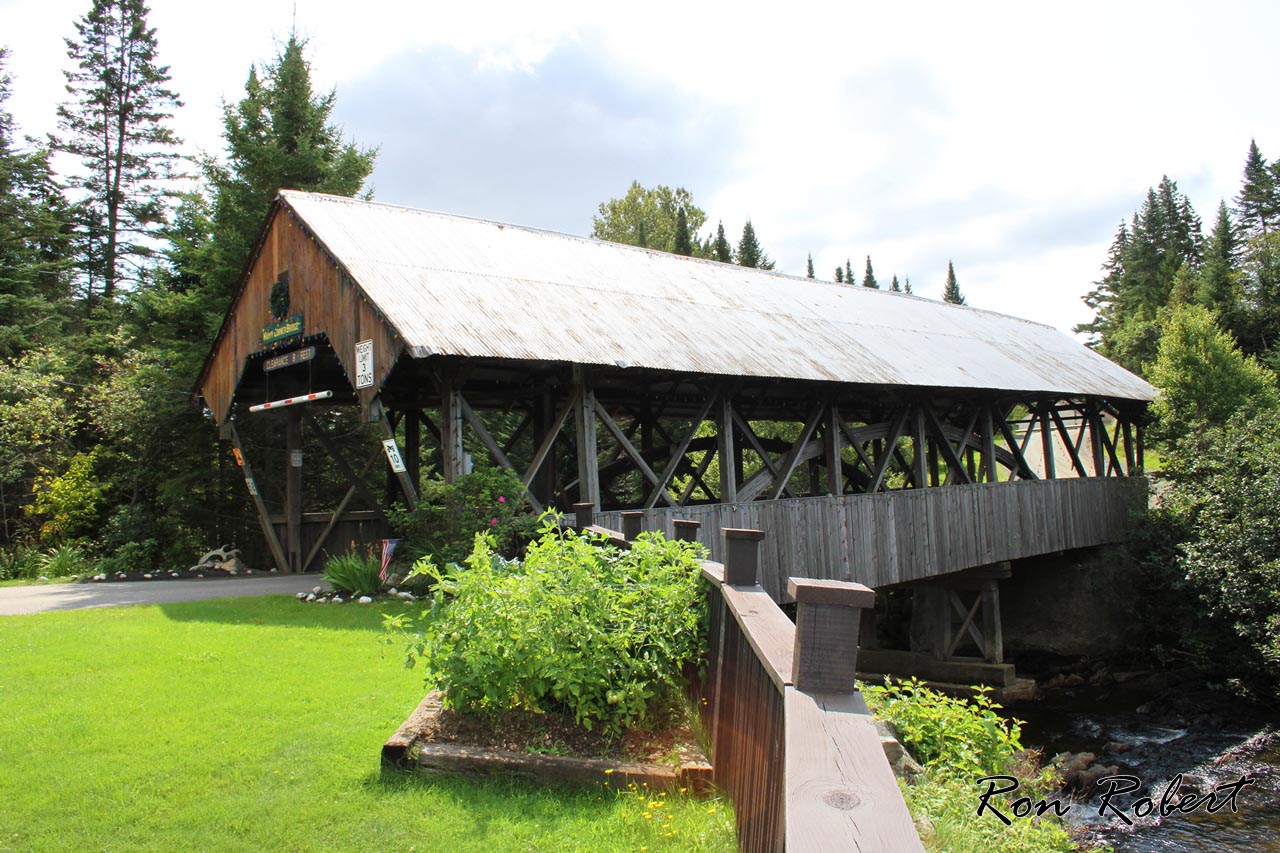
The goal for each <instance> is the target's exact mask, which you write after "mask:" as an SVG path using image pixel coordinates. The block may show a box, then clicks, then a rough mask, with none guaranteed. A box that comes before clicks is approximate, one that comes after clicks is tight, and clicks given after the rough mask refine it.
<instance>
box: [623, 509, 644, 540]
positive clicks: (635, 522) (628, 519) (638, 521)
mask: <svg viewBox="0 0 1280 853" xmlns="http://www.w3.org/2000/svg"><path fill="white" fill-rule="evenodd" d="M643 529H644V510H642V509H629V510H627V511H626V512H624V513H622V538H623V539H625V540H627V541H628V542H634V541H635V540H636V537H637V536H639V535H640V531H641V530H643Z"/></svg>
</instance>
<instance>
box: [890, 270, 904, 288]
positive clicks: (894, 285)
mask: <svg viewBox="0 0 1280 853" xmlns="http://www.w3.org/2000/svg"><path fill="white" fill-rule="evenodd" d="M889 290H890V291H891V292H893V293H901V292H902V285H900V284H898V274H897V273H894V274H893V281H891V282H889Z"/></svg>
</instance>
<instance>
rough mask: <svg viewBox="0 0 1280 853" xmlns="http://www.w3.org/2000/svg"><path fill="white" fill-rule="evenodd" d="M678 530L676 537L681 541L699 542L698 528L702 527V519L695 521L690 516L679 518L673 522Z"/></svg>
mask: <svg viewBox="0 0 1280 853" xmlns="http://www.w3.org/2000/svg"><path fill="white" fill-rule="evenodd" d="M671 524H672V525H673V526H674V527H675V530H676V539H678V540H680V541H681V542H697V541H698V528H700V527H702V522H701V521H693V520H691V519H688V518H677V519H675V520H673V521H672V522H671Z"/></svg>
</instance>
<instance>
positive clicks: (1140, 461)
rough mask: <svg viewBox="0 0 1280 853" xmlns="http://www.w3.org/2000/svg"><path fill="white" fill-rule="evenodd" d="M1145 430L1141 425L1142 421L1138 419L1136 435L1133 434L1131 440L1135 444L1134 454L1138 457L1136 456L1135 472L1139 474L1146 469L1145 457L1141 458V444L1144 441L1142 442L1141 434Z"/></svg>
mask: <svg viewBox="0 0 1280 853" xmlns="http://www.w3.org/2000/svg"><path fill="white" fill-rule="evenodd" d="M1145 432H1146V428H1145V427H1144V426H1143V425H1142V421H1138V423H1137V435H1135V436H1134V442H1133V443H1134V445H1135V452H1136V455H1137V457H1138V458H1137V462H1138V471H1137V473H1139V474H1141V473H1142V472H1143V471H1145V470H1146V469H1147V465H1146V460H1145V459H1143V444H1144V442H1143V435H1144V434H1145Z"/></svg>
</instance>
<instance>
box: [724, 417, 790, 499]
mask: <svg viewBox="0 0 1280 853" xmlns="http://www.w3.org/2000/svg"><path fill="white" fill-rule="evenodd" d="M733 422H734V423H735V424H737V425H738V429H739V430H741V431H742V435H743V436H744V437H745V438H746V439H747V442H748V443H749V444H750V445H751V449H752V450H754V451H755V452H756V455H758V456H759V457H760V460H761V462H763V463H764V467H765V470H767V471H768V472H769V473H770V474H771V475H772V476H773V478H774V481H775V482H776V481H777V479H778V474H779V470H778V466H777V464H776V463H775V462H774V460H773V459H772V458H770V456H769V454H768V453H766V452H765V449H764V448H763V447H761V446H760V439H759V437H758V436H756V432H755V430H753V429H752V428H751V422H750V421H747V420H745V419H744V418H743V417H742V416H741V415H739V414H738V412H737V410H734V412H733ZM784 457H785V454H784ZM752 479H754V478H752ZM782 482H783V483H784V484H785V483H786V480H783V481H782ZM742 488H743V483H741V481H740V482H739V484H738V490H739V491H741V490H742ZM783 488H786V486H785V485H784V487H783ZM786 492H787V494H789V495H791V497H793V498H794V497H795V494H794V493H793V492H792V491H791V490H790V489H786Z"/></svg>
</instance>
